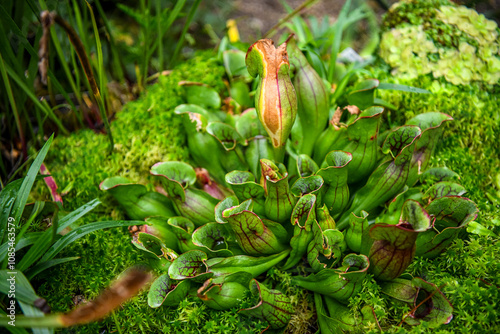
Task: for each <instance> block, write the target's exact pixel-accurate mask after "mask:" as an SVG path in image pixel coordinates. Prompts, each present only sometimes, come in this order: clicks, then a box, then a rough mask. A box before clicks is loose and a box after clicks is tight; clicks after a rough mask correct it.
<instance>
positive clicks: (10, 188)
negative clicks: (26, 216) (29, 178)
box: [0, 179, 23, 241]
mask: <svg viewBox="0 0 500 334" xmlns="http://www.w3.org/2000/svg"><path fill="white" fill-rule="evenodd" d="M22 182H23V179H19V180H15V181H12V182H11V183H9V184H7V185H6V186H5V188H3V189H2V191H1V192H0V241H3V240H4V237H5V232H6V231H7V227H8V223H9V218H12V219H14V217H11V215H10V212H11V209H12V206H13V205H14V202H15V201H16V198H17V194H18V191H19V188H20V187H21V184H22ZM12 219H10V222H11V223H13V224H15V223H16V221H15V220H12Z"/></svg>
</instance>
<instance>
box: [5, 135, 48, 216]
mask: <svg viewBox="0 0 500 334" xmlns="http://www.w3.org/2000/svg"><path fill="white" fill-rule="evenodd" d="M53 139H54V135H52V136H50V138H49V140H47V142H46V143H45V145H43V147H42V149H41V150H40V152H39V153H38V155H37V157H36V159H35V161H33V163H32V164H31V167H30V169H29V170H28V174H26V177H25V178H24V180H23V183H22V184H21V187H20V188H19V192H18V194H17V197H16V201H15V202H14V205H13V207H12V211H11V216H12V217H13V218H14V221H15V222H16V224H19V223H20V219H21V215H22V214H23V211H24V206H25V205H26V201H27V200H28V196H29V194H30V191H31V187H33V183H34V182H35V178H36V176H37V175H38V171H39V170H40V166H41V165H42V163H43V160H44V159H45V156H46V155H47V152H48V151H49V148H50V144H52V140H53Z"/></svg>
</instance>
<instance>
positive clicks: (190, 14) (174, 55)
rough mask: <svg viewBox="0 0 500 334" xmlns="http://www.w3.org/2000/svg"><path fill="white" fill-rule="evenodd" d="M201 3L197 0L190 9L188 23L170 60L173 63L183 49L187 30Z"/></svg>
mask: <svg viewBox="0 0 500 334" xmlns="http://www.w3.org/2000/svg"><path fill="white" fill-rule="evenodd" d="M200 3H201V0H196V1H195V3H194V4H193V5H192V6H191V10H190V11H189V14H188V17H187V19H186V24H184V28H183V29H182V33H181V37H180V38H179V41H178V42H177V45H176V46H175V50H174V54H173V55H172V59H171V60H170V64H171V65H172V64H174V63H175V59H176V58H177V56H178V54H179V52H180V51H181V47H182V44H184V39H185V38H186V33H187V30H188V28H189V26H190V25H191V21H192V20H193V18H194V14H196V10H197V9H198V6H199V5H200Z"/></svg>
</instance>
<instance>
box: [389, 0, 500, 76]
mask: <svg viewBox="0 0 500 334" xmlns="http://www.w3.org/2000/svg"><path fill="white" fill-rule="evenodd" d="M384 30H385V31H384V32H383V34H382V38H381V43H380V56H381V57H382V58H383V59H384V60H385V61H386V62H387V63H388V64H389V65H390V66H391V67H392V68H393V73H394V74H397V75H398V76H400V77H406V78H409V79H414V78H416V77H418V76H419V75H423V74H432V75H433V76H434V77H435V78H439V77H444V78H445V79H446V80H447V81H449V82H451V83H453V84H455V85H460V84H469V83H471V82H473V81H481V82H485V83H488V84H496V83H498V81H499V80H500V56H499V29H498V26H497V24H496V23H495V22H494V21H491V20H488V19H486V18H485V17H484V15H482V14H478V13H477V12H476V11H475V10H473V9H469V8H467V7H465V6H456V5H454V4H453V3H451V2H448V1H443V0H433V1H429V0H406V1H401V2H399V3H397V4H396V5H394V6H393V7H391V9H390V10H389V11H388V13H387V14H386V16H385V20H384Z"/></svg>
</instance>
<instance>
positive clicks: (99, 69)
mask: <svg viewBox="0 0 500 334" xmlns="http://www.w3.org/2000/svg"><path fill="white" fill-rule="evenodd" d="M87 6H88V7H89V11H90V17H91V20H92V27H93V29H94V35H95V43H96V49H97V77H98V79H99V87H100V88H101V91H102V100H103V103H104V102H108V105H109V101H108V90H107V82H106V84H105V83H104V80H105V79H106V73H105V72H104V57H103V55H102V45H101V38H100V37H99V30H98V29H97V23H96V20H95V17H94V11H93V10H92V7H91V6H90V4H89V3H88V2H87ZM103 110H105V109H103Z"/></svg>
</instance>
